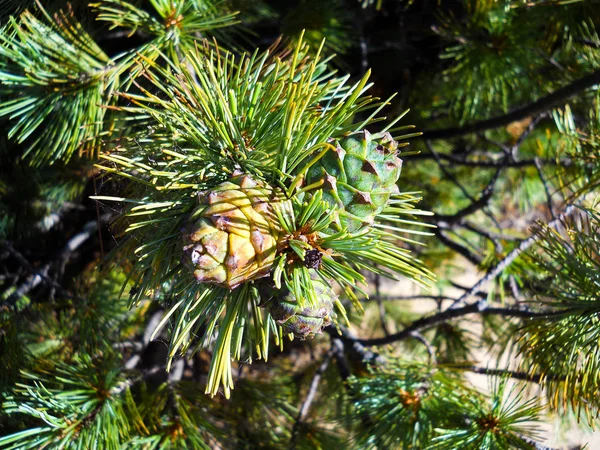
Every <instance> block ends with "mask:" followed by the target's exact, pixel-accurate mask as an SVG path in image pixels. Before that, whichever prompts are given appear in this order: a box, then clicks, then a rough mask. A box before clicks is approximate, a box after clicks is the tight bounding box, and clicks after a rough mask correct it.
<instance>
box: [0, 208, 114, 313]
mask: <svg viewBox="0 0 600 450" xmlns="http://www.w3.org/2000/svg"><path fill="white" fill-rule="evenodd" d="M106 221H108V216H103V217H101V218H100V221H99V222H100V223H105V222H106ZM99 222H98V221H96V220H93V221H90V222H88V223H86V224H85V225H84V226H83V229H82V230H81V231H80V232H79V233H77V234H76V235H75V236H73V237H72V238H71V239H69V241H68V242H67V244H66V245H65V246H64V247H63V249H62V250H61V251H60V252H59V253H58V255H57V256H56V258H55V259H54V260H52V261H50V262H48V263H47V264H45V265H44V266H43V267H42V268H41V269H40V270H37V271H36V270H30V269H33V268H32V266H31V264H29V262H28V261H27V260H26V259H25V258H24V257H23V258H19V256H18V255H17V253H14V255H15V257H17V259H18V260H19V262H20V263H22V264H23V263H25V264H26V265H25V267H26V269H27V270H28V271H29V272H30V273H31V275H30V276H29V277H28V279H27V280H26V281H25V282H24V283H23V284H21V285H20V286H19V287H17V289H16V290H15V291H14V292H13V293H12V294H11V295H10V296H9V297H8V298H7V299H6V300H5V301H4V305H5V306H8V307H10V308H13V307H14V306H15V304H16V303H17V301H18V300H19V299H20V298H21V297H22V296H24V295H27V294H28V293H29V292H30V291H31V290H32V289H34V288H36V287H37V286H39V285H40V284H41V283H42V281H44V282H46V283H48V284H49V285H50V286H51V287H53V288H55V289H57V290H60V292H61V293H64V294H65V295H69V294H68V292H66V291H65V289H64V288H63V287H62V286H61V285H60V284H58V282H56V281H55V280H53V279H52V278H50V277H48V272H49V271H50V269H51V268H52V267H53V266H55V265H57V266H58V267H62V265H64V264H66V262H67V261H68V260H69V258H70V257H71V255H72V254H73V252H75V250H77V249H78V248H79V247H81V245H83V243H84V242H86V241H87V240H88V239H89V238H90V237H91V236H92V235H93V234H94V232H95V231H96V229H97V227H98V224H99ZM5 245H9V244H5ZM7 249H8V247H7ZM13 250H14V248H13ZM15 252H16V250H15ZM20 256H22V255H20ZM69 297H72V296H70V295H69Z"/></svg>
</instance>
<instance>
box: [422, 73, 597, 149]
mask: <svg viewBox="0 0 600 450" xmlns="http://www.w3.org/2000/svg"><path fill="white" fill-rule="evenodd" d="M597 84H600V70H597V71H595V72H592V73H591V74H589V75H586V76H585V77H583V78H580V79H579V80H577V81H575V82H573V83H571V84H569V85H568V86H565V87H562V88H560V89H558V90H557V91H555V92H553V93H552V94H550V95H547V96H546V97H542V98H541V99H539V100H537V101H535V102H533V103H530V104H528V105H525V106H522V107H520V108H517V109H515V110H513V111H511V112H509V113H507V114H504V115H501V116H497V117H492V118H491V119H486V120H482V121H480V122H475V123H472V124H469V125H465V126H462V127H456V128H441V129H438V130H426V131H424V132H423V135H422V138H423V139H449V138H453V137H457V136H464V135H466V134H470V133H477V132H480V131H485V130H491V129H494V128H499V127H502V126H505V125H508V124H509V123H512V122H516V121H518V120H522V119H524V118H526V117H531V116H536V115H538V114H540V113H544V112H546V111H549V110H551V109H552V108H555V107H556V106H559V105H563V104H564V103H566V102H567V100H569V99H570V98H571V97H573V96H574V95H576V94H578V93H580V92H582V91H584V90H586V89H587V88H590V87H592V86H595V85H597Z"/></svg>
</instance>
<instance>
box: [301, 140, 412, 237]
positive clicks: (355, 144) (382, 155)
mask: <svg viewBox="0 0 600 450" xmlns="http://www.w3.org/2000/svg"><path fill="white" fill-rule="evenodd" d="M333 145H334V146H335V147H336V149H335V151H331V152H327V153H326V154H325V156H323V158H321V159H320V160H319V161H318V162H317V163H316V164H315V165H314V166H312V167H311V168H310V169H309V170H308V173H307V174H306V179H305V185H307V186H308V185H311V184H313V183H322V184H321V186H320V187H319V188H320V189H322V190H323V199H324V200H326V201H328V202H329V203H330V204H331V205H336V206H338V207H339V208H340V210H339V213H338V217H336V218H334V222H335V223H336V224H337V226H338V228H340V229H341V228H347V229H348V231H349V232H351V233H354V232H358V231H360V230H361V229H363V228H364V227H367V226H371V225H372V224H373V222H374V221H375V217H376V216H377V214H379V213H381V212H382V211H383V209H384V208H385V207H386V205H387V203H388V201H389V199H390V195H392V194H394V193H397V192H398V186H397V185H396V183H397V182H398V178H400V171H401V168H402V160H401V159H400V158H398V156H397V155H398V150H397V149H398V143H397V142H396V141H394V139H393V138H392V136H391V135H390V134H389V133H385V134H384V135H383V137H382V138H381V139H378V140H376V139H374V138H373V137H372V135H371V134H370V133H369V132H368V131H367V130H364V131H361V132H358V133H354V134H352V135H350V136H348V137H346V138H344V139H341V140H339V141H336V142H334V143H333ZM332 231H337V230H332Z"/></svg>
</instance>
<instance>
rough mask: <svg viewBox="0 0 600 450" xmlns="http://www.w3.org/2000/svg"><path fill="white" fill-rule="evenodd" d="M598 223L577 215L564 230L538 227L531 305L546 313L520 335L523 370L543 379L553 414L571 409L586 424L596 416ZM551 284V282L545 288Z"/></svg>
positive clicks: (599, 361) (585, 214) (599, 378)
mask: <svg viewBox="0 0 600 450" xmlns="http://www.w3.org/2000/svg"><path fill="white" fill-rule="evenodd" d="M599 225H600V217H599V216H598V214H597V213H595V212H594V211H590V210H588V211H582V213H581V214H580V215H579V216H578V217H576V218H574V219H569V220H567V221H565V222H564V224H563V226H564V230H563V231H562V232H561V233H559V232H557V231H555V230H552V229H548V228H544V227H542V228H541V229H540V230H539V231H538V233H539V236H540V238H541V240H540V252H541V253H540V255H539V256H538V257H537V258H536V261H537V268H536V269H537V270H536V274H537V276H538V277H539V278H540V279H541V280H544V281H543V282H544V284H543V285H539V286H538V287H537V291H538V292H537V295H536V297H537V298H536V300H537V301H539V302H540V305H541V306H542V307H543V308H545V309H546V310H547V311H548V316H547V317H545V318H544V319H539V320H531V321H530V322H529V323H527V324H526V326H524V327H523V328H522V330H520V332H519V335H520V337H519V340H518V344H517V346H518V350H519V353H521V354H522V355H523V358H524V359H523V362H522V365H523V366H524V367H525V368H526V369H527V370H529V371H531V372H533V373H539V374H541V377H542V386H543V387H544V388H545V390H546V395H547V397H548V399H549V400H550V403H551V405H552V407H553V408H556V409H559V410H565V409H566V408H567V407H572V408H574V409H575V410H576V411H577V413H578V416H579V415H581V414H582V413H585V414H586V416H587V419H588V421H590V422H591V421H592V420H593V419H595V418H596V417H597V415H598V407H599V406H600V405H599V404H598V402H597V396H596V393H597V390H598V386H599V385H600V376H599V375H598V373H599V364H600V353H599V350H598V345H597V342H598V338H599V336H598V317H597V316H598V307H599V303H598V300H599V299H598V283H600V278H599V276H600V270H599V269H600V265H599V259H598V256H599V251H600V230H599V229H598V226H599ZM548 280H550V282H548Z"/></svg>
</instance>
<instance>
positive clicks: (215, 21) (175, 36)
mask: <svg viewBox="0 0 600 450" xmlns="http://www.w3.org/2000/svg"><path fill="white" fill-rule="evenodd" d="M150 3H151V5H152V7H153V8H154V14H151V13H149V12H147V11H145V10H143V9H141V8H138V7H137V6H135V5H133V4H131V3H129V2H126V1H122V0H104V1H101V2H99V3H94V4H92V5H90V6H92V7H93V8H94V10H95V11H96V12H97V14H98V16H97V20H101V21H106V22H109V23H110V24H111V25H110V29H114V28H126V29H129V30H131V34H132V35H133V34H134V33H135V32H137V31H140V32H143V33H148V34H149V35H151V36H153V39H152V40H151V41H150V42H149V43H147V44H145V45H144V46H143V47H142V48H140V49H139V50H138V53H141V54H143V55H144V56H146V57H148V58H151V59H156V58H158V57H159V56H160V54H161V51H164V52H165V53H166V54H167V55H168V56H169V57H170V58H172V59H173V61H177V60H178V55H179V54H180V53H179V52H180V51H181V50H187V51H190V50H193V49H194V46H195V45H196V41H199V40H201V39H202V38H203V37H215V38H218V40H219V43H221V44H225V45H227V46H231V44H232V40H231V38H230V33H221V32H220V29H221V28H225V27H230V26H232V25H234V24H236V23H237V22H236V19H235V16H236V14H237V13H236V12H232V13H227V12H223V11H222V9H220V8H217V5H216V4H215V3H214V2H213V1H212V0H189V1H175V2H173V1H168V0H151V1H150ZM156 15H158V17H156Z"/></svg>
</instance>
